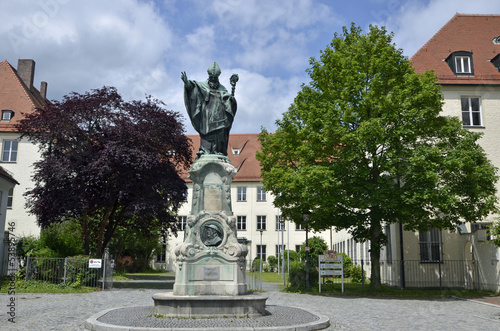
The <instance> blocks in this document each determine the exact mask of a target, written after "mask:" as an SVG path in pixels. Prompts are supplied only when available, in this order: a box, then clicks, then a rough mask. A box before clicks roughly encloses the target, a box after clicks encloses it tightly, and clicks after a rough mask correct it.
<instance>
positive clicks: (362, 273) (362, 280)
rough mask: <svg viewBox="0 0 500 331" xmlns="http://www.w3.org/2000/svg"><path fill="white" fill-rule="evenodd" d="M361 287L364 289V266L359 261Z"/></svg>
mask: <svg viewBox="0 0 500 331" xmlns="http://www.w3.org/2000/svg"><path fill="white" fill-rule="evenodd" d="M361 287H365V265H364V263H363V259H361Z"/></svg>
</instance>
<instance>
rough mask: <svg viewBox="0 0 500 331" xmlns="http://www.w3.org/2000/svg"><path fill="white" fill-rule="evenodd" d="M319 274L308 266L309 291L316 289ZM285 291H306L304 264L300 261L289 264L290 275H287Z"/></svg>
mask: <svg viewBox="0 0 500 331" xmlns="http://www.w3.org/2000/svg"><path fill="white" fill-rule="evenodd" d="M318 279H319V274H318V270H317V269H316V267H314V266H311V265H309V285H310V289H312V288H317V287H318ZM288 282H289V284H288V286H287V288H286V289H287V291H290V292H304V291H306V264H305V263H304V262H301V261H293V262H290V274H289V275H288Z"/></svg>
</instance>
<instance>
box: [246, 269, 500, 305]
mask: <svg viewBox="0 0 500 331" xmlns="http://www.w3.org/2000/svg"><path fill="white" fill-rule="evenodd" d="M247 277H254V278H255V279H256V280H257V281H260V273H258V272H254V273H247ZM262 280H263V281H264V282H270V283H281V284H283V279H282V278H281V274H278V273H276V272H263V273H262ZM287 284H288V280H287ZM281 288H283V285H281ZM302 293H308V294H316V295H332V296H350V297H374V298H384V297H385V298H399V299H440V298H449V297H452V296H456V297H459V298H466V299H472V298H479V297H484V296H498V295H500V293H496V292H493V291H478V290H459V289H455V290H450V289H447V290H442V291H440V290H436V289H404V290H401V289H399V288H394V287H390V286H386V285H382V288H381V289H372V288H370V284H369V282H365V284H364V286H363V285H362V284H357V283H350V282H349V283H347V282H344V292H343V293H342V284H341V283H340V281H339V282H338V283H333V284H332V283H330V284H321V293H319V292H318V288H317V287H315V288H314V287H312V288H311V290H310V291H307V292H305V291H303V292H302Z"/></svg>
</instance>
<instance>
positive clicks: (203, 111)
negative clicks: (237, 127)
mask: <svg viewBox="0 0 500 331" xmlns="http://www.w3.org/2000/svg"><path fill="white" fill-rule="evenodd" d="M190 83H191V84H192V86H193V88H192V89H187V88H186V86H185V87H184V103H185V104H186V110H187V112H188V115H189V118H190V119H191V123H192V124H193V127H194V128H195V130H196V131H197V132H198V133H199V134H200V138H201V146H200V151H199V152H198V154H221V155H227V146H228V140H229V131H230V130H231V126H232V124H233V120H234V116H235V115H236V108H237V105H236V99H235V98H234V96H232V95H231V94H229V93H228V91H227V90H226V88H225V87H224V86H222V85H221V84H219V88H218V89H212V88H210V86H209V84H208V81H205V82H197V81H190Z"/></svg>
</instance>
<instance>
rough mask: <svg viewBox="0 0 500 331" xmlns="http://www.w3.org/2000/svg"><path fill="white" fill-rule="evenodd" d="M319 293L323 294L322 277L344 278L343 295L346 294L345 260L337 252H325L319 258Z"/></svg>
mask: <svg viewBox="0 0 500 331" xmlns="http://www.w3.org/2000/svg"><path fill="white" fill-rule="evenodd" d="M318 262H319V263H318V265H319V292H320V293H321V276H342V293H344V259H343V256H342V255H339V254H337V252H336V251H325V254H324V255H319V256H318Z"/></svg>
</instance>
